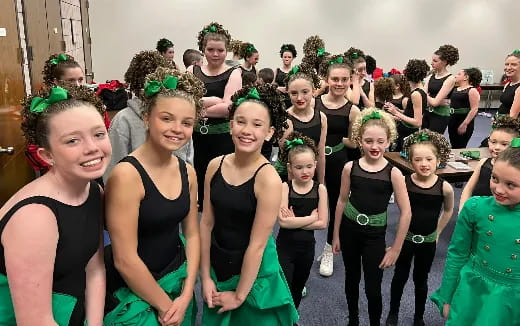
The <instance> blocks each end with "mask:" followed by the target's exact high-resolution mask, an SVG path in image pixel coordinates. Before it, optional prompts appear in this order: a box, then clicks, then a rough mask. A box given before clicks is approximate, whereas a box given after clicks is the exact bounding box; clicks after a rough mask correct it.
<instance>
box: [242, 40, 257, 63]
mask: <svg viewBox="0 0 520 326" xmlns="http://www.w3.org/2000/svg"><path fill="white" fill-rule="evenodd" d="M255 53H258V50H257V49H256V47H255V46H254V45H253V43H249V42H244V43H242V44H240V50H239V52H238V56H239V57H240V58H241V59H247V58H249V57H250V56H252V55H253V54H255Z"/></svg>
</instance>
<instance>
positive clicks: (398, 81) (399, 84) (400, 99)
mask: <svg viewBox="0 0 520 326" xmlns="http://www.w3.org/2000/svg"><path fill="white" fill-rule="evenodd" d="M390 78H391V79H392V80H393V81H394V94H393V96H392V100H391V101H390V103H392V104H393V105H395V107H396V108H397V109H398V110H399V111H401V112H403V110H404V108H405V107H406V105H407V104H408V101H409V100H410V93H411V90H410V84H409V83H408V80H407V79H406V77H405V76H404V75H402V74H393V75H390Z"/></svg>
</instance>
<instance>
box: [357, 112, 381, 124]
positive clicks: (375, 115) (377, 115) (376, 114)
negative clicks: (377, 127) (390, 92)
mask: <svg viewBox="0 0 520 326" xmlns="http://www.w3.org/2000/svg"><path fill="white" fill-rule="evenodd" d="M372 119H381V114H380V113H379V112H378V111H374V112H372V113H370V114H369V115H366V116H364V117H363V119H361V124H364V123H365V122H367V121H368V120H372Z"/></svg>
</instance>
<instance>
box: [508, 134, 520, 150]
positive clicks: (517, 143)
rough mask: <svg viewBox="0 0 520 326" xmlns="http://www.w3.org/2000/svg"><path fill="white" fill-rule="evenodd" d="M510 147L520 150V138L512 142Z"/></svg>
mask: <svg viewBox="0 0 520 326" xmlns="http://www.w3.org/2000/svg"><path fill="white" fill-rule="evenodd" d="M509 146H511V147H512V148H519V147H520V138H519V137H516V138H513V140H512V141H511V144H510V145H509Z"/></svg>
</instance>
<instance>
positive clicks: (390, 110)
mask: <svg viewBox="0 0 520 326" xmlns="http://www.w3.org/2000/svg"><path fill="white" fill-rule="evenodd" d="M383 108H384V109H385V110H386V111H387V112H388V113H390V114H391V115H393V116H394V117H396V115H397V113H398V112H399V110H398V109H397V107H396V106H395V105H394V104H393V103H390V102H386V103H385V105H384V106H383Z"/></svg>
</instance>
